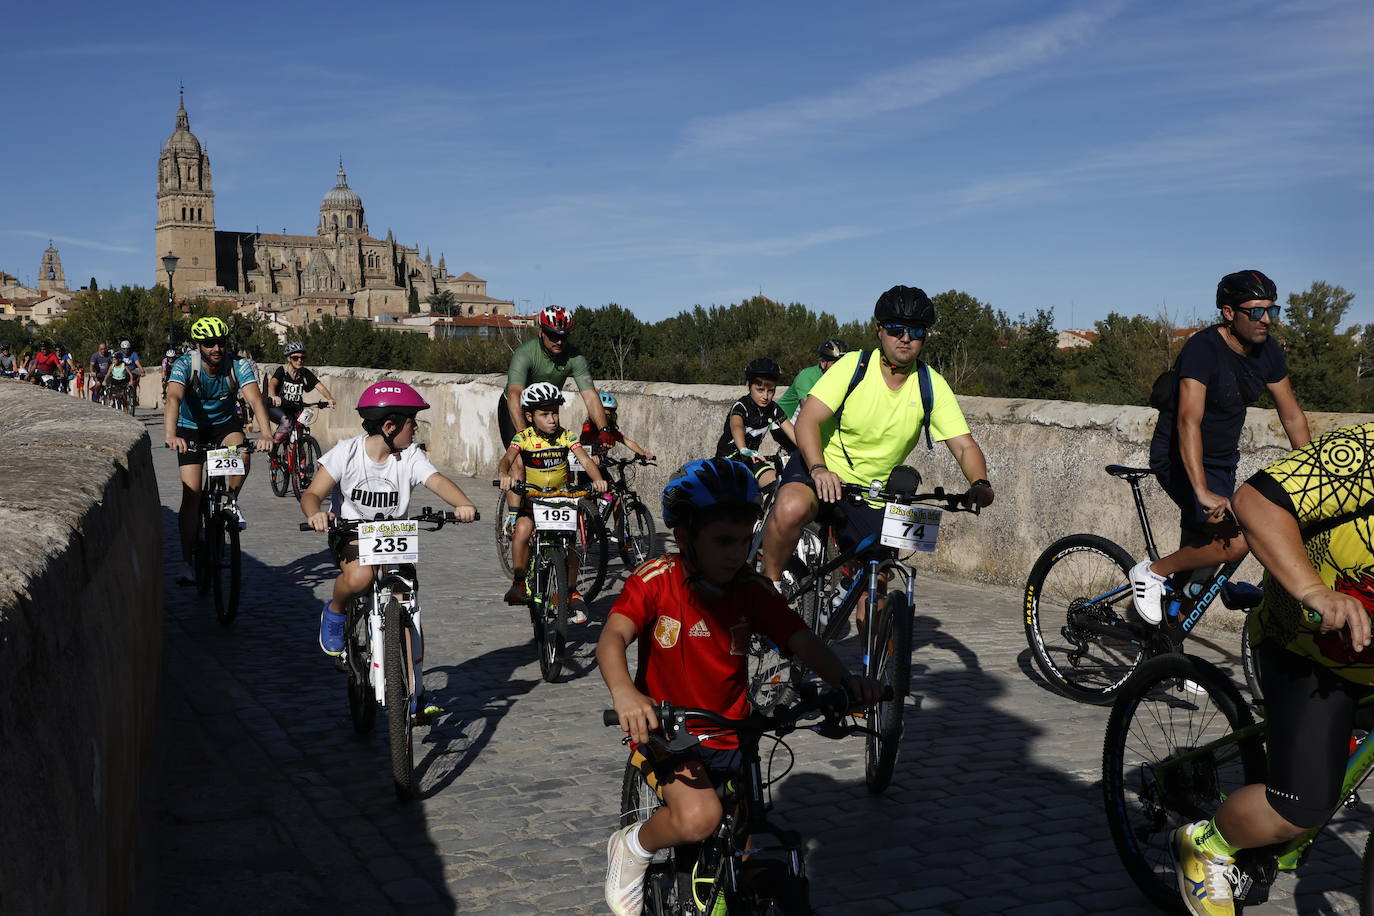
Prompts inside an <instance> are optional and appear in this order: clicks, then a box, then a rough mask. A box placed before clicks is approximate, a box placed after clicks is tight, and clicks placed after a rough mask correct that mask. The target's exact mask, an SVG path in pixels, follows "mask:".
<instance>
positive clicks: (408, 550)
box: [358, 519, 420, 566]
mask: <svg viewBox="0 0 1374 916" xmlns="http://www.w3.org/2000/svg"><path fill="white" fill-rule="evenodd" d="M419 559H420V523H419V522H417V521H413V520H409V521H408V520H406V519H396V520H395V521H385V522H363V523H362V524H360V525H359V526H358V562H359V563H361V564H362V565H363V566H381V565H382V564H383V563H416V562H419Z"/></svg>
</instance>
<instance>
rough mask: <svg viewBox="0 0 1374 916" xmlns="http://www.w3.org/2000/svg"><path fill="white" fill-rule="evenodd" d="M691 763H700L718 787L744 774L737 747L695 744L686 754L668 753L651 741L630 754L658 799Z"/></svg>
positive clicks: (740, 753)
mask: <svg viewBox="0 0 1374 916" xmlns="http://www.w3.org/2000/svg"><path fill="white" fill-rule="evenodd" d="M688 760H699V761H701V763H702V765H703V766H705V767H706V772H707V773H708V774H709V775H710V777H711V783H712V784H713V785H715V786H716V787H717V788H719V787H720V786H722V785H724V784H725V781H726V780H728V779H730V778H731V777H733V776H738V775H739V774H740V773H742V772H743V771H744V755H743V753H742V752H741V751H740V749H739V748H737V747H732V748H719V747H707V746H706V745H704V744H694V745H692V746H691V747H689V748H687V749H686V750H683V751H668V750H666V749H664V748H662V747H660V746H659V745H657V744H654V743H653V742H649V743H648V744H639V745H636V746H635V749H634V753H633V754H631V755H630V763H631V764H633V765H634V767H635V769H637V770H639V771H640V772H641V773H643V774H644V781H645V782H647V783H648V784H649V788H651V789H653V790H654V793H655V794H656V795H658V797H659V798H662V797H663V784H664V783H665V782H667V781H668V780H669V779H670V778H671V777H672V775H673V774H674V773H676V772H677V771H678V769H679V768H680V767H681V766H682V765H683V764H684V763H686V762H687V761H688Z"/></svg>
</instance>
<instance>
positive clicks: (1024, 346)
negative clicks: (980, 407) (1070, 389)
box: [994, 309, 1066, 398]
mask: <svg viewBox="0 0 1374 916" xmlns="http://www.w3.org/2000/svg"><path fill="white" fill-rule="evenodd" d="M999 318H1000V323H1001V325H1002V328H1003V333H1004V335H1005V337H1006V340H1007V353H1006V376H1005V379H1004V381H1003V385H1002V389H1003V390H1002V392H1001V394H1002V395H1003V396H1005V397H1013V398H1062V397H1063V396H1064V393H1065V387H1066V386H1065V384H1064V365H1063V360H1062V359H1061V357H1060V355H1059V334H1058V333H1057V332H1056V331H1055V329H1054V309H1036V311H1035V315H1034V316H1031V317H1028V316H1026V315H1025V314H1022V315H1021V316H1020V317H1019V318H1017V320H1016V322H1015V323H1014V324H1013V323H1012V322H1009V321H1008V320H1007V318H1006V315H1005V314H1002V313H999ZM994 394H996V392H994Z"/></svg>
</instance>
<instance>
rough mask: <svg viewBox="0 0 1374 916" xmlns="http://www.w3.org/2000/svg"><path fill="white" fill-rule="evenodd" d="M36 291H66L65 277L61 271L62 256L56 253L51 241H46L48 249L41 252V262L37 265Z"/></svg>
mask: <svg viewBox="0 0 1374 916" xmlns="http://www.w3.org/2000/svg"><path fill="white" fill-rule="evenodd" d="M38 291H39V292H40V293H52V292H66V291H67V278H66V277H65V276H64V275H63V273H62V256H61V255H60V254H58V253H57V249H56V248H54V247H53V246H52V242H51V241H49V242H48V250H47V251H45V252H43V263H42V264H40V265H39V267H38Z"/></svg>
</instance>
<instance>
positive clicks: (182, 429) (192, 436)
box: [177, 417, 243, 467]
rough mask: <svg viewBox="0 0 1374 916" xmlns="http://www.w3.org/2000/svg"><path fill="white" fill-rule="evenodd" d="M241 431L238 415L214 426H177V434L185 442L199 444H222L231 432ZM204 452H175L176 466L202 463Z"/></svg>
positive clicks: (241, 423) (241, 422) (241, 424)
mask: <svg viewBox="0 0 1374 916" xmlns="http://www.w3.org/2000/svg"><path fill="white" fill-rule="evenodd" d="M241 432H243V420H242V419H240V418H239V417H235V418H234V419H232V420H230V421H228V422H227V423H220V424H218V425H215V426H209V427H204V428H201V429H191V428H190V427H189V426H178V427H177V435H178V436H180V437H181V438H183V439H185V440H186V441H187V442H193V443H195V444H196V445H199V446H207V445H209V446H220V445H223V444H224V440H225V439H227V438H228V437H229V436H230V435H232V434H233V433H241ZM204 463H205V452H203V451H199V452H180V453H178V454H177V467H185V466H186V465H188V464H204Z"/></svg>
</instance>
